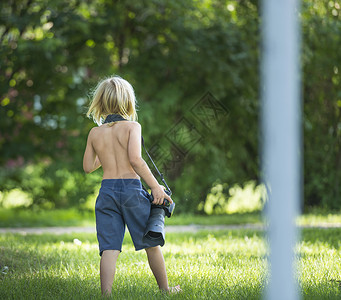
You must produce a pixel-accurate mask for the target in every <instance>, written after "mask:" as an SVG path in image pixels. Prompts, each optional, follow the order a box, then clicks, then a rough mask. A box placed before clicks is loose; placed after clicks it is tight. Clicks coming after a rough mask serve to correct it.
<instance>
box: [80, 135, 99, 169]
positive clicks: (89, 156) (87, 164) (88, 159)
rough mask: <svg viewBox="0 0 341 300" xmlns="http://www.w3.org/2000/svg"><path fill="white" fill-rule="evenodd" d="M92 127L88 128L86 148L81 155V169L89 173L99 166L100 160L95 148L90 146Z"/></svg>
mask: <svg viewBox="0 0 341 300" xmlns="http://www.w3.org/2000/svg"><path fill="white" fill-rule="evenodd" d="M92 135H93V129H91V130H90V132H89V136H88V140H87V143H86V148H85V152H84V157H83V170H84V172H85V173H87V174H88V173H91V172H93V171H95V170H97V169H98V168H99V167H100V166H101V162H100V161H99V159H98V156H97V155H96V152H95V149H94V147H93V146H92Z"/></svg>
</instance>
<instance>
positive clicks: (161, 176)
mask: <svg viewBox="0 0 341 300" xmlns="http://www.w3.org/2000/svg"><path fill="white" fill-rule="evenodd" d="M141 142H142V146H143V149H144V151H145V152H146V153H147V155H148V157H149V159H150V161H151V162H152V164H153V165H154V168H155V170H156V172H157V173H158V174H159V176H160V178H161V181H162V182H163V183H164V185H165V186H166V189H167V190H168V192H169V193H170V194H172V191H171V189H170V188H169V186H168V184H167V182H166V180H165V179H164V178H163V173H161V172H160V171H159V169H158V168H157V166H156V164H155V163H154V161H153V159H152V157H151V156H150V154H149V152H148V151H147V148H146V147H145V145H144V139H143V136H141Z"/></svg>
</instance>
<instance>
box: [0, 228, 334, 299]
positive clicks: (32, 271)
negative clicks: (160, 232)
mask: <svg viewBox="0 0 341 300" xmlns="http://www.w3.org/2000/svg"><path fill="white" fill-rule="evenodd" d="M74 239H78V240H80V241H81V242H82V244H81V245H79V243H78V244H77V243H76V242H75V241H74ZM340 241H341V229H304V230H303V232H302V239H301V241H300V242H299V243H298V245H297V247H296V253H297V258H298V261H297V265H298V270H299V272H298V274H299V275H298V281H299V285H300V287H301V293H302V295H303V298H304V299H340V297H341V291H340V289H339V288H338V283H337V282H336V280H340V279H341V242H340ZM163 253H164V255H165V260H166V265H167V269H168V274H169V281H170V284H173V285H175V284H180V285H181V286H182V288H183V290H184V292H183V293H182V294H181V295H175V296H162V295H161V294H159V293H158V291H157V286H156V283H155V280H154V278H153V276H152V274H151V271H150V270H149V267H148V264H147V260H146V255H145V253H144V251H140V252H135V251H134V249H133V245H132V242H131V239H130V237H129V235H126V238H125V240H124V245H123V252H122V253H121V255H120V257H119V260H118V267H117V275H116V279H115V282H114V299H163V298H176V299H260V298H261V297H262V293H263V291H264V286H265V285H266V282H267V271H266V270H267V261H266V257H267V246H266V242H265V239H264V236H263V233H262V232H261V231H252V230H231V231H215V232H207V231H201V232H198V233H195V234H190V233H179V234H175V233H172V234H171V233H169V234H167V236H166V245H165V247H164V248H163ZM0 265H1V266H0V270H4V271H3V273H1V272H0V282H1V283H0V298H1V299H97V298H98V299H100V285H99V256H98V249H97V241H96V236H95V234H72V235H50V234H46V235H39V236H38V235H26V236H21V235H13V234H4V235H1V236H0ZM5 266H6V267H8V271H6V268H5V269H4V267H5Z"/></svg>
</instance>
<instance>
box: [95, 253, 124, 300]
mask: <svg viewBox="0 0 341 300" xmlns="http://www.w3.org/2000/svg"><path fill="white" fill-rule="evenodd" d="M119 254H120V251H118V250H104V251H103V253H102V257H101V264H100V273H101V290H102V295H107V296H109V295H110V294H111V289H112V284H113V282H114V276H115V270H116V261H117V258H118V255H119Z"/></svg>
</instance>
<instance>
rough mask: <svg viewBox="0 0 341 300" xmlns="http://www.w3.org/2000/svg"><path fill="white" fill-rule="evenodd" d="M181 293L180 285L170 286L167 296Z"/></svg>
mask: <svg viewBox="0 0 341 300" xmlns="http://www.w3.org/2000/svg"><path fill="white" fill-rule="evenodd" d="M181 292H182V289H181V287H180V285H177V286H172V287H170V288H169V290H168V293H169V294H178V293H181Z"/></svg>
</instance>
